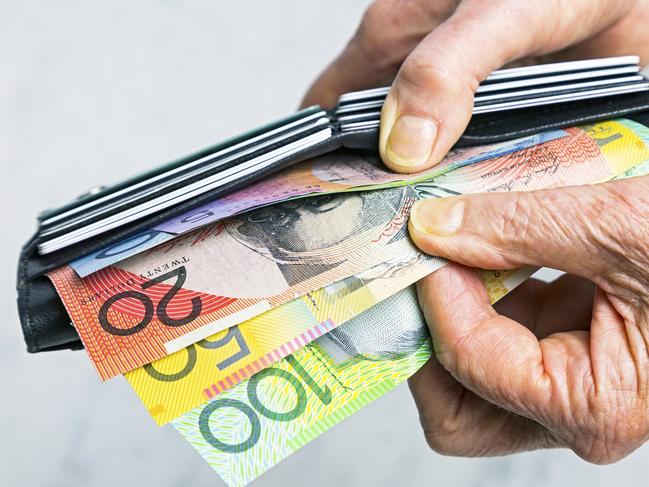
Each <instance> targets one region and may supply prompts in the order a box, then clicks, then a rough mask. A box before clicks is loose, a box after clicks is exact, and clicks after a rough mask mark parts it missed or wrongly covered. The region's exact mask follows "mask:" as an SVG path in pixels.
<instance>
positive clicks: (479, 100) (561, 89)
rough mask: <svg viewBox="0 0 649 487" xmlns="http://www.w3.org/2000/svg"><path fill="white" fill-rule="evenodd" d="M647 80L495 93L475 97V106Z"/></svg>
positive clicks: (632, 78)
mask: <svg viewBox="0 0 649 487" xmlns="http://www.w3.org/2000/svg"><path fill="white" fill-rule="evenodd" d="M645 81H646V78H644V77H643V76H641V75H639V74H638V75H635V76H625V77H622V78H611V79H604V80H596V81H586V82H582V83H569V84H560V85H555V86H547V87H541V88H532V89H522V90H513V91H508V92H505V93H495V94H492V95H480V96H476V97H475V105H476V106H479V105H482V104H485V103H487V102H490V101H493V100H503V99H510V98H511V99H513V98H518V97H521V98H522V97H526V96H533V95H537V94H546V93H555V94H559V92H568V91H572V92H577V91H583V90H585V89H590V88H595V87H601V88H603V87H617V86H622V85H630V84H634V83H641V82H645Z"/></svg>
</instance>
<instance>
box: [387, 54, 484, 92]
mask: <svg viewBox="0 0 649 487" xmlns="http://www.w3.org/2000/svg"><path fill="white" fill-rule="evenodd" d="M467 74H468V73H467V71H466V70H463V69H462V68H461V66H459V65H458V62H457V59H455V58H454V57H453V56H449V53H448V52H446V51H444V50H442V49H441V48H439V47H438V46H427V47H426V48H425V49H422V50H417V51H415V52H413V53H412V54H411V55H410V56H408V58H406V60H405V61H404V62H403V64H402V66H401V70H400V71H399V78H398V81H399V82H400V83H402V84H403V85H405V87H406V88H407V89H409V91H412V92H415V93H417V92H423V93H433V94H435V95H436V96H437V97H445V96H450V97H454V98H455V97H458V98H456V99H462V98H459V97H466V98H467V99H472V97H473V93H474V91H475V89H476V88H477V86H478V81H477V79H475V78H474V77H469V78H468V79H467ZM462 80H467V81H466V82H462Z"/></svg>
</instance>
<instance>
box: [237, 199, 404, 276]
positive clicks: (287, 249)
mask: <svg viewBox="0 0 649 487" xmlns="http://www.w3.org/2000/svg"><path fill="white" fill-rule="evenodd" d="M408 202H409V192H408V188H394V189H389V190H384V191H382V192H374V191H371V192H365V193H354V194H328V195H323V196H317V197H313V198H308V199H306V198H305V199H296V200H291V201H287V202H284V203H281V204H278V205H274V206H270V207H266V208H260V209H258V210H254V211H251V212H249V213H245V214H243V215H240V216H238V217H235V218H233V219H232V220H231V221H230V222H229V223H228V224H227V227H226V228H227V231H228V233H229V234H230V235H231V236H232V237H233V238H235V239H236V240H237V241H239V242H240V243H242V244H243V245H245V246H246V247H248V248H249V249H251V250H253V251H254V252H256V253H258V254H259V255H262V256H264V257H266V258H267V259H270V260H271V261H273V262H275V263H276V264H277V265H278V266H279V267H280V269H281V270H282V273H283V275H284V277H285V278H286V280H287V282H288V283H289V284H291V285H292V284H295V283H297V282H300V281H302V280H304V279H308V278H309V277H312V276H313V275H314V274H315V273H318V272H322V271H323V270H326V269H330V268H333V267H335V266H337V265H339V264H341V263H343V262H345V261H346V260H347V259H348V257H349V255H350V254H352V253H353V252H357V251H359V250H361V249H362V248H363V247H365V246H367V245H369V244H371V243H372V242H373V241H376V240H377V239H379V238H381V235H382V234H384V233H385V231H386V229H391V231H392V235H391V237H390V238H391V239H392V240H396V239H400V238H403V237H404V236H405V222H406V220H405V219H402V218H400V216H401V213H402V212H403V209H404V207H406V206H407V205H408ZM401 220H403V221H401ZM395 225H396V226H397V227H398V228H395Z"/></svg>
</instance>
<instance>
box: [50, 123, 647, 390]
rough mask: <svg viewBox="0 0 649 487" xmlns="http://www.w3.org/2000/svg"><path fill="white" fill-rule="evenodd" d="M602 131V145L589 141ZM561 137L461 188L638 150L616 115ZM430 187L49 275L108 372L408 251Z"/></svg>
mask: <svg viewBox="0 0 649 487" xmlns="http://www.w3.org/2000/svg"><path fill="white" fill-rule="evenodd" d="M605 129H606V130H608V131H607V132H606V133H607V134H608V135H607V140H608V141H610V142H606V143H599V142H598V141H596V140H595V139H594V138H593V137H592V136H589V132H588V131H591V132H592V131H595V130H598V131H604V130H605ZM616 131H617V132H616ZM566 133H567V135H566V136H565V137H562V138H558V139H554V140H551V141H549V142H546V143H544V144H541V145H539V146H538V147H539V148H540V147H543V150H536V151H534V150H533V151H530V150H529V149H526V150H524V151H523V152H525V154H526V155H525V156H524V157H519V156H517V154H518V153H511V154H507V155H504V156H501V157H499V158H495V159H491V160H488V161H484V162H479V163H476V164H474V165H471V166H467V167H465V168H464V169H467V168H473V167H474V166H481V167H482V166H486V168H483V169H482V170H483V171H486V174H488V175H489V177H484V174H479V175H477V176H476V175H472V176H471V177H472V179H471V180H470V181H467V186H469V187H475V186H476V183H475V181H476V180H477V181H482V184H483V187H487V189H491V188H490V187H489V186H488V185H492V186H493V185H494V184H496V183H497V184H496V187H495V188H493V189H492V190H498V191H506V190H509V189H517V186H515V185H514V186H512V184H511V180H512V179H515V180H516V181H519V180H521V179H523V177H524V179H525V181H526V184H525V187H526V188H528V189H536V188H540V187H556V186H561V185H565V184H585V183H592V182H596V181H600V180H602V179H606V178H610V177H612V176H613V175H615V172H616V171H621V170H623V169H624V170H626V169H628V168H629V167H632V166H633V165H634V164H636V163H637V162H639V161H640V160H644V159H646V158H647V156H648V155H649V152H648V151H647V149H646V147H644V143H643V142H642V141H641V140H640V139H639V137H638V136H637V135H636V134H635V133H634V132H633V131H631V130H628V127H626V126H625V125H622V124H620V123H618V122H605V123H602V124H598V125H596V126H593V127H588V128H587V130H586V131H585V130H582V129H579V128H574V129H568V130H567V131H566ZM616 134H618V135H619V137H617V138H615V137H614V136H615V135H616ZM638 144H640V145H642V147H643V149H642V148H640V147H639V145H638ZM629 145H630V146H631V147H632V148H633V150H626V149H625V147H627V146H629ZM621 153H622V154H621ZM514 169H515V170H514ZM461 170H462V169H456V171H461ZM434 185H435V184H432V185H431V184H427V183H418V184H413V185H408V186H404V187H400V188H391V189H386V190H381V191H374V192H364V193H354V194H342V195H338V196H335V195H325V196H319V197H314V198H310V199H302V200H295V201H289V202H285V203H282V204H279V205H274V206H271V207H267V208H262V209H258V210H254V211H252V212H249V213H247V214H244V215H242V216H240V217H237V218H234V219H230V220H226V221H225V222H221V223H218V224H217V225H215V226H213V227H212V229H211V232H212V233H210V234H209V235H208V236H206V237H205V238H204V239H202V240H201V241H200V242H196V241H187V240H186V239H183V238H182V237H181V238H179V239H176V240H173V241H170V242H169V243H168V244H165V245H162V246H159V247H157V248H155V249H153V251H149V252H145V253H144V254H142V255H139V256H136V257H134V258H131V259H127V260H126V261H123V262H122V263H120V264H119V265H116V266H111V267H108V268H106V269H103V270H101V271H99V272H97V273H95V274H92V275H90V276H88V277H87V278H84V279H80V278H78V276H77V275H76V273H75V272H74V271H73V270H72V269H70V268H63V269H60V270H57V271H55V272H54V273H52V274H51V276H50V277H51V278H52V280H53V281H54V283H55V286H56V287H57V290H58V291H59V294H60V295H61V297H62V299H63V301H64V303H65V304H66V307H67V308H68V311H69V312H70V314H71V316H72V319H73V322H74V323H75V325H76V326H77V329H78V331H79V334H80V335H81V337H82V340H84V343H85V342H88V343H87V344H86V348H87V350H88V352H89V353H90V356H91V358H92V359H93V363H95V366H96V367H97V369H98V371H99V373H100V375H101V376H102V378H107V377H110V376H112V375H115V374H117V373H120V372H126V371H127V370H132V369H133V368H135V367H137V366H139V365H144V364H145V363H149V362H151V361H153V360H155V359H158V358H161V357H163V356H166V355H168V354H169V353H172V352H173V351H176V350H179V349H180V348H183V347H184V346H188V345H190V344H191V343H194V342H196V341H198V340H201V339H203V338H206V337H207V336H209V335H210V334H213V333H215V332H217V331H219V330H221V329H225V328H228V327H230V326H233V325H235V324H237V323H240V322H243V321H245V320H247V319H250V318H252V317H254V316H256V315H258V314H260V313H262V312H264V311H267V310H268V309H271V308H273V307H275V306H277V305H280V304H282V303H284V302H287V301H289V300H291V299H294V298H295V297H297V296H300V295H303V294H305V293H307V292H309V291H312V290H314V289H318V288H321V287H323V286H326V285H328V284H330V283H332V282H337V281H340V280H342V279H345V278H346V277H349V276H351V275H354V274H356V273H358V272H361V271H362V270H365V269H367V268H369V267H372V266H374V265H377V264H379V263H381V262H385V261H387V260H391V259H393V258H396V257H397V256H399V255H403V254H404V253H405V252H409V251H411V250H412V249H413V247H412V244H411V243H410V241H409V240H408V239H407V238H406V228H405V224H406V221H407V216H408V212H409V208H410V206H411V205H412V202H414V201H415V200H416V199H419V198H422V197H429V195H430V191H429V190H430V188H431V187H432V186H434ZM208 228H209V227H208ZM220 276H223V278H222V279H220V278H219V277H220ZM226 276H227V278H226ZM165 281H167V282H169V283H167V282H165ZM204 302H205V304H206V305H205V306H204V305H203V303H204ZM171 310H173V313H174V314H172V313H171Z"/></svg>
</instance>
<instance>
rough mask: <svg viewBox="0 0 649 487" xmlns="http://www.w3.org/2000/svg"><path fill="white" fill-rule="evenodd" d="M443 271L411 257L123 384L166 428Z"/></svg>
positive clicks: (222, 335) (286, 307)
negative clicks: (354, 319) (327, 333)
mask: <svg viewBox="0 0 649 487" xmlns="http://www.w3.org/2000/svg"><path fill="white" fill-rule="evenodd" d="M444 263H445V261H444V260H442V259H439V258H436V257H430V256H427V255H424V254H422V253H421V252H418V251H416V250H414V249H413V251H411V252H409V253H407V254H404V255H403V256H399V257H398V258H396V259H394V260H392V261H388V262H385V263H382V264H380V265H378V266H375V267H373V268H371V269H369V270H367V271H363V272H361V273H360V274H357V275H355V276H352V277H350V278H348V279H345V280H343V281H341V282H337V283H334V284H330V285H329V286H326V287H324V288H323V289H320V290H317V291H314V292H310V293H307V294H306V295H305V296H303V297H301V298H298V299H297V300H294V301H290V302H288V303H286V304H283V305H281V306H279V307H277V308H275V309H272V310H270V311H267V312H265V313H263V314H261V315H259V316H256V317H255V318H252V319H251V320H248V321H246V322H244V323H241V324H240V325H237V326H234V327H232V328H229V329H228V330H224V331H222V332H219V333H217V334H215V335H213V336H211V337H209V338H207V339H205V340H201V341H199V342H198V343H196V344H193V345H190V346H189V347H187V348H185V349H184V350H181V351H178V352H175V353H173V354H171V355H168V356H167V357H164V358H162V359H159V360H157V361H155V362H153V363H151V364H147V365H145V366H144V367H140V368H138V369H136V370H133V371H131V372H128V373H126V374H125V375H126V379H127V380H128V382H129V383H130V384H131V386H132V387H133V389H134V390H135V392H136V393H137V394H138V396H139V397H140V399H141V400H142V402H143V404H144V405H145V407H146V408H147V410H148V411H149V413H150V414H151V416H152V417H153V418H154V419H155V421H156V422H157V423H158V424H165V423H167V422H169V421H170V420H172V419H174V418H175V417H177V416H179V415H181V414H182V413H184V412H186V411H189V410H190V409H192V408H194V407H196V406H198V405H200V404H202V403H204V402H206V401H207V400H209V399H211V398H213V397H215V396H216V395H217V394H219V393H221V392H222V391H224V390H226V389H228V388H230V387H232V386H234V385H235V384H237V383H238V382H240V381H242V380H244V379H246V378H248V377H249V376H250V375H252V374H254V373H255V372H257V371H259V370H260V369H262V368H264V367H268V366H270V365H272V364H273V363H275V362H277V361H278V360H281V359H282V358H284V357H285V356H286V355H288V354H290V353H293V352H295V351H296V350H298V349H299V348H301V347H303V346H305V345H306V344H308V343H310V342H311V341H313V340H314V339H316V338H318V337H319V336H321V335H322V334H324V333H326V332H328V331H330V330H332V329H333V328H335V327H336V326H339V325H341V324H343V323H345V322H346V321H348V320H349V319H350V318H353V317H354V316H356V315H358V314H359V313H361V312H363V311H365V310H366V309H368V308H370V307H372V306H373V305H375V304H377V303H379V302H380V301H382V300H384V299H386V298H387V297H389V296H391V295H392V294H394V293H396V292H398V291H400V290H401V289H403V288H405V287H407V286H409V285H410V284H412V283H413V282H415V281H417V280H419V279H421V278H423V277H424V276H426V275H428V274H430V273H431V272H433V271H435V270H436V269H438V268H439V267H441V266H442V265H444ZM484 280H485V283H486V285H487V286H489V288H490V289H492V290H493V292H494V293H497V292H498V290H499V289H502V285H501V282H500V281H501V280H500V279H499V278H498V277H494V276H492V273H486V274H485V276H484Z"/></svg>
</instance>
